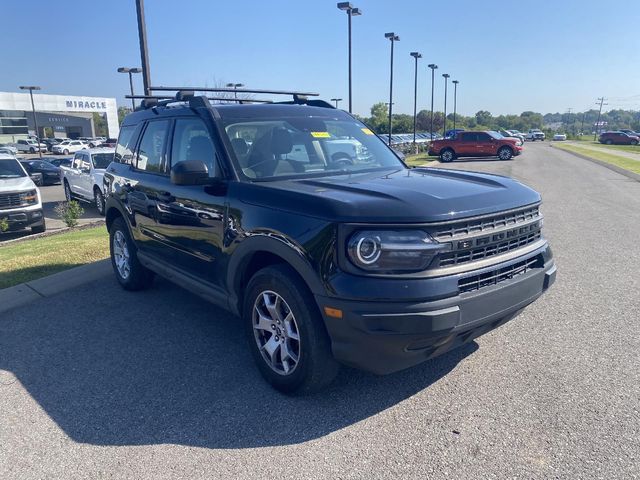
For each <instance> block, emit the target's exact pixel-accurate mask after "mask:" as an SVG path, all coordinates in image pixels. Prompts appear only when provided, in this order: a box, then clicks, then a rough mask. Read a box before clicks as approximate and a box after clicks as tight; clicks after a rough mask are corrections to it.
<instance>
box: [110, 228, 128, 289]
mask: <svg viewBox="0 0 640 480" xmlns="http://www.w3.org/2000/svg"><path fill="white" fill-rule="evenodd" d="M113 258H114V261H115V264H116V268H117V269H118V273H119V274H120V276H121V277H122V279H123V280H126V279H127V278H129V274H130V273H131V262H130V260H129V247H128V245H127V239H126V237H125V236H124V233H122V231H120V230H116V232H115V233H114V235H113Z"/></svg>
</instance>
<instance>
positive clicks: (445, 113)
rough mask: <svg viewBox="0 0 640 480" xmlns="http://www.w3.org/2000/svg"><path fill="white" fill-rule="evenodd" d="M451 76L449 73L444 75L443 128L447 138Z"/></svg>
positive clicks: (443, 133)
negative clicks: (448, 87) (449, 80)
mask: <svg viewBox="0 0 640 480" xmlns="http://www.w3.org/2000/svg"><path fill="white" fill-rule="evenodd" d="M450 76H451V75H449V74H448V73H443V74H442V77H443V78H444V126H443V128H442V136H443V137H446V136H447V80H448V79H449V77H450Z"/></svg>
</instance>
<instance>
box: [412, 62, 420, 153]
mask: <svg viewBox="0 0 640 480" xmlns="http://www.w3.org/2000/svg"><path fill="white" fill-rule="evenodd" d="M409 55H411V56H412V57H413V58H414V59H415V61H416V68H415V75H414V80H413V146H414V147H415V146H416V115H417V108H418V59H419V58H422V54H421V53H420V52H411V53H410V54H409ZM416 153H418V152H417V151H416Z"/></svg>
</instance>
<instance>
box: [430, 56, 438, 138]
mask: <svg viewBox="0 0 640 480" xmlns="http://www.w3.org/2000/svg"><path fill="white" fill-rule="evenodd" d="M428 67H429V68H430V69H431V132H430V135H431V140H433V87H434V83H435V72H436V68H438V65H436V64H435V63H430V64H429V65H428Z"/></svg>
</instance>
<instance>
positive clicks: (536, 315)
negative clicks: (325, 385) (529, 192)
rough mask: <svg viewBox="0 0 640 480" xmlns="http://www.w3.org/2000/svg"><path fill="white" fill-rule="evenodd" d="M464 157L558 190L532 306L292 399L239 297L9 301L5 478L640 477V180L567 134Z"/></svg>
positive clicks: (3, 367) (91, 289) (151, 294)
mask: <svg viewBox="0 0 640 480" xmlns="http://www.w3.org/2000/svg"><path fill="white" fill-rule="evenodd" d="M447 168H456V169H469V170H480V171H486V172H495V173H499V174H504V175H510V176H514V177H516V178H518V179H519V180H521V181H523V182H524V183H527V184H529V185H531V186H533V187H534V188H536V189H538V190H539V191H540V192H541V193H542V195H543V199H544V206H543V211H544V214H545V231H546V235H547V237H548V238H549V239H550V242H551V244H552V246H553V248H554V252H555V255H556V261H557V264H558V280H557V282H556V284H555V285H554V286H553V288H552V289H551V290H550V291H549V292H548V293H547V294H546V295H544V296H543V297H542V298H541V299H540V300H538V301H537V302H536V303H534V304H533V305H531V306H530V307H528V308H527V309H526V310H525V312H524V313H523V314H522V315H521V316H520V317H518V318H517V319H516V320H514V321H512V322H510V323H508V324H507V325H505V326H503V327H502V328H500V329H498V330H496V331H493V332H491V333H489V334H487V335H485V336H483V337H481V338H479V339H478V340H477V341H476V342H474V343H472V344H470V345H468V346H466V347H464V348H461V349H459V350H456V351H454V352H451V353H449V354H447V355H445V356H443V357H441V358H439V359H436V360H434V361H431V362H428V363H425V364H423V365H420V366H418V367H415V368H412V369H410V370H406V371H403V372H400V373H398V374H395V375H391V376H386V377H376V376H373V375H370V374H366V373H362V372H359V371H355V370H351V369H347V368H344V369H343V370H342V372H341V374H340V376H339V378H338V381H337V382H336V383H335V384H334V385H333V386H332V387H331V388H330V389H329V390H328V391H326V392H323V393H321V394H317V395H315V396H312V397H303V398H290V397H286V396H283V395H281V394H279V393H277V392H275V391H273V390H272V389H270V388H269V387H267V386H266V384H265V383H264V382H263V381H262V379H261V377H260V376H259V374H258V372H257V370H256V369H255V368H254V366H253V363H252V358H251V356H250V353H249V351H248V349H247V348H245V339H244V337H243V333H242V329H241V328H240V325H239V323H238V322H237V321H235V319H234V318H233V317H231V316H230V315H228V314H227V313H225V312H223V311H221V310H218V309H215V308H213V307H211V306H210V305H209V304H207V303H205V302H204V301H202V300H200V299H199V298H197V297H195V296H193V295H191V294H189V293H188V292H186V291H184V290H182V289H180V288H179V287H177V286H175V285H173V284H171V283H169V282H167V281H162V280H159V281H157V282H156V283H155V285H154V287H153V288H152V289H150V290H148V291H144V292H139V293H130V292H125V291H123V290H121V289H120V288H119V287H118V285H117V284H116V282H115V279H113V278H112V277H108V278H107V279H106V280H104V281H99V282H95V283H92V284H88V285H85V286H83V287H81V288H78V289H76V290H74V291H69V292H68V293H66V294H62V295H59V296H57V297H52V298H46V299H42V300H39V301H37V302H35V303H33V304H31V305H29V306H27V307H23V308H20V309H17V310H13V311H10V312H7V313H5V314H3V315H2V316H1V317H0V478H2V479H21V480H22V479H31V478H34V479H35V478H87V479H88V478H91V479H95V478H138V479H146V478H149V479H156V478H198V479H199V478H243V479H244V478H247V479H248V478H291V479H301V478H305V479H306V478H309V479H317V478H327V479H329V478H330V479H335V478H341V479H342V478H366V479H370V478H457V479H477V478H540V479H543V478H544V479H546V478H603V479H604V478H606V479H611V478H639V477H640V469H639V467H638V465H639V463H640V356H639V355H638V352H639V351H640V335H639V334H638V321H639V320H640V295H639V294H638V291H639V290H640V288H639V287H640V275H639V274H638V272H639V271H640V242H639V241H638V238H639V235H640V182H636V181H634V180H631V179H629V178H626V177H623V176H621V175H619V174H617V173H615V172H613V171H611V170H608V169H605V168H603V167H601V166H599V165H596V164H593V163H590V162H587V161H585V160H582V159H580V158H577V157H575V156H572V155H571V154H569V153H566V152H563V151H559V150H557V149H553V148H551V147H550V146H549V145H548V143H542V144H540V143H536V144H531V143H527V144H526V145H525V153H524V154H523V155H522V156H520V157H517V158H516V159H514V160H513V161H508V162H499V161H487V160H473V161H458V162H454V163H453V164H450V165H448V166H447Z"/></svg>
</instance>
